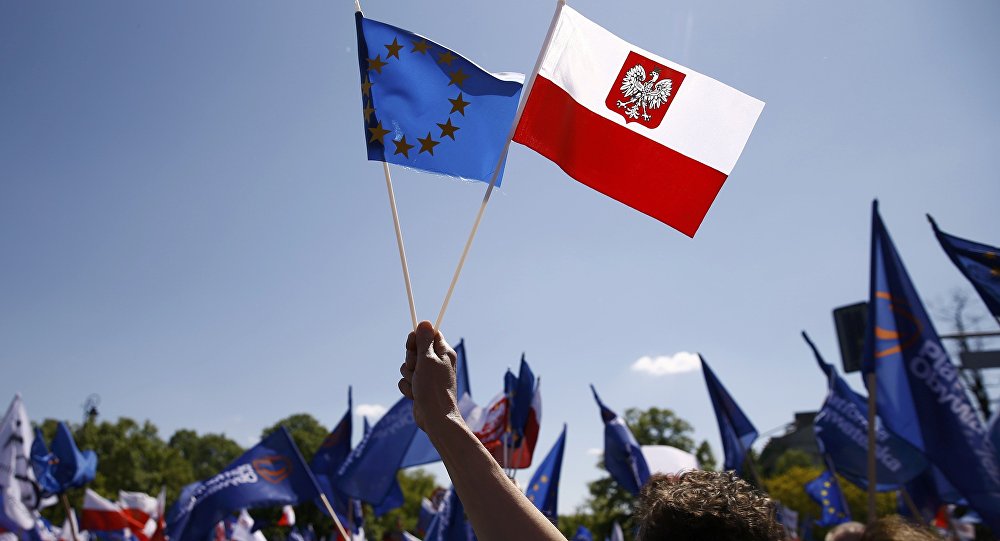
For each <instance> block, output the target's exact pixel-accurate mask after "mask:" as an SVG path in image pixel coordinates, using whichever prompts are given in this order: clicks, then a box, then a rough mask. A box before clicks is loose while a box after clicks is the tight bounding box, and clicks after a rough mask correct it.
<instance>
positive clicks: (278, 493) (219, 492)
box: [167, 426, 319, 541]
mask: <svg viewBox="0 0 1000 541" xmlns="http://www.w3.org/2000/svg"><path fill="white" fill-rule="evenodd" d="M318 495H319V490H318V488H317V486H316V479H315V478H313V475H312V472H311V471H310V470H309V467H308V466H307V465H306V463H305V460H303V459H302V455H301V453H299V450H298V448H297V447H296V446H295V442H293V441H292V437H291V436H290V435H289V434H288V430H287V429H286V428H285V427H284V426H282V427H281V428H280V429H278V430H275V431H274V432H272V433H271V435H269V436H268V437H266V438H264V439H263V440H261V442H260V443H258V444H257V445H255V446H253V447H252V448H251V449H250V450H248V451H247V452H245V453H243V454H242V455H240V457H239V458H237V459H236V460H234V461H233V462H232V463H231V464H229V466H226V469H225V470H223V471H222V472H220V473H219V474H217V475H215V476H213V477H211V478H209V479H206V480H204V481H198V482H196V483H191V484H190V485H187V486H186V487H184V488H183V489H181V494H180V496H179V497H178V498H177V502H176V503H175V504H174V506H173V507H172V508H171V510H170V514H169V516H168V518H167V536H168V537H169V538H170V540H171V541H205V539H206V538H207V537H208V536H209V534H210V533H211V531H212V529H213V528H215V525H216V524H217V523H218V522H219V521H220V520H222V519H223V518H225V516H226V515H227V514H230V513H233V512H236V511H239V510H240V509H251V508H254V507H277V506H282V505H296V504H298V503H300V502H305V501H311V500H313V499H314V498H316V497H318Z"/></svg>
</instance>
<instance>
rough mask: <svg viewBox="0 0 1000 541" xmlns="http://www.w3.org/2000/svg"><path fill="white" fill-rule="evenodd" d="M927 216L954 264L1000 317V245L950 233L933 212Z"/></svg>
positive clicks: (987, 305) (991, 309) (988, 306)
mask: <svg viewBox="0 0 1000 541" xmlns="http://www.w3.org/2000/svg"><path fill="white" fill-rule="evenodd" d="M927 219H928V220H930V222H931V227H933V228H934V236H936V237H937V239H938V242H940V243H941V248H943V249H944V252H945V253H946V254H948V257H949V258H950V259H951V261H952V263H954V264H955V266H956V267H958V270H960V271H962V274H964V275H965V277H966V278H968V279H969V281H970V282H972V287H974V288H976V292H977V293H979V296H980V297H982V298H983V302H985V303H986V307H987V308H988V309H989V311H990V313H991V314H993V316H994V317H1000V248H997V247H995V246H989V245H987V244H981V243H979V242H973V241H971V240H966V239H963V238H960V237H956V236H954V235H949V234H948V233H945V232H944V231H941V230H940V229H938V226H937V223H935V222H934V218H931V217H930V215H928V216H927Z"/></svg>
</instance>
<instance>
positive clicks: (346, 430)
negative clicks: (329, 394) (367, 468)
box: [309, 387, 367, 529]
mask: <svg viewBox="0 0 1000 541" xmlns="http://www.w3.org/2000/svg"><path fill="white" fill-rule="evenodd" d="M353 415H354V411H353V396H352V390H351V388H350V387H348V388H347V412H346V413H344V416H343V417H341V418H340V422H338V423H337V426H335V427H334V428H333V430H331V431H330V433H329V434H327V435H326V437H325V438H323V442H322V443H321V444H320V446H319V449H317V450H316V453H315V454H314V455H313V458H312V461H310V462H309V468H310V469H312V472H313V475H315V477H316V483H317V485H318V486H319V488H320V490H321V491H322V492H323V493H324V494H326V498H327V500H329V501H330V506H331V507H333V511H334V512H335V513H337V517H338V518H339V519H340V521H341V523H342V524H354V525H355V528H356V529H357V528H358V527H360V524H361V522H362V521H363V517H362V515H361V512H360V505H352V504H351V502H350V501H349V498H348V497H347V495H345V494H344V493H342V492H340V491H339V490H337V487H336V484H335V481H336V479H337V472H338V471H339V470H340V466H341V465H343V463H344V461H345V460H347V456H348V455H349V454H351V434H352V433H353V430H354V423H353ZM365 422H366V423H367V421H365ZM315 503H316V507H318V508H319V509H320V510H321V511H322V512H323V513H325V514H329V512H328V511H327V509H326V506H325V505H323V503H322V502H321V501H320V499H319V498H318V497H317V499H316V500H315ZM349 510H350V511H351V512H353V513H354V516H353V518H352V519H351V520H349V519H348V512H349Z"/></svg>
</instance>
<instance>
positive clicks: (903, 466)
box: [802, 333, 927, 492]
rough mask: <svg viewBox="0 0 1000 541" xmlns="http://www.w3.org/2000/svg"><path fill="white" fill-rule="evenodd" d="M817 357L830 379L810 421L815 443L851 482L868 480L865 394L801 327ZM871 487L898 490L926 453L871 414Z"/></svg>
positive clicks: (924, 461) (914, 473) (923, 461)
mask: <svg viewBox="0 0 1000 541" xmlns="http://www.w3.org/2000/svg"><path fill="white" fill-rule="evenodd" d="M802 337H803V338H805V340H806V343H807V344H809V347H810V348H812V351H813V355H814V356H815V357H816V363H817V364H818V365H819V367H820V369H821V370H823V372H825V373H826V375H827V378H828V382H829V385H830V389H829V393H828V394H827V396H826V400H825V401H824V402H823V407H821V408H820V410H819V413H817V414H816V418H815V420H814V421H813V430H814V431H815V433H816V444H817V445H819V449H820V452H821V453H822V454H823V455H825V456H826V457H827V458H828V459H829V460H830V462H832V463H833V465H834V467H835V468H836V471H837V473H838V474H839V475H841V476H843V477H844V478H846V479H847V480H848V481H850V482H852V483H854V484H855V485H857V486H859V487H861V488H866V487H867V486H868V399H867V398H866V397H864V396H862V395H861V394H859V393H856V392H854V391H853V390H852V389H851V387H850V386H849V385H848V384H847V382H846V381H844V380H843V379H842V378H841V377H840V376H839V375H837V369H836V368H834V367H833V365H830V364H828V363H827V362H826V361H824V360H823V358H822V357H821V356H820V354H819V351H818V350H817V349H816V346H815V345H813V343H812V341H811V340H809V337H808V336H807V335H806V333H802ZM875 430H876V437H875V449H876V450H875V457H876V461H875V464H876V469H875V472H876V473H875V479H876V487H875V490H877V491H879V492H885V491H889V490H899V488H900V486H902V485H903V483H906V482H908V481H910V480H911V479H913V478H915V477H917V476H918V475H920V473H921V472H923V471H924V470H925V469H927V459H925V458H924V456H923V455H922V454H921V453H920V450H918V449H917V448H915V447H913V446H912V445H910V444H909V443H907V442H906V441H905V440H903V439H902V438H900V437H899V436H896V435H895V434H893V433H892V432H889V431H888V430H886V429H885V427H884V426H882V422H881V421H880V420H879V418H878V417H876V418H875Z"/></svg>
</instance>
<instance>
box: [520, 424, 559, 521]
mask: <svg viewBox="0 0 1000 541" xmlns="http://www.w3.org/2000/svg"><path fill="white" fill-rule="evenodd" d="M565 446H566V425H563V429H562V434H560V435H559V439H557V440H556V443H555V445H553V446H552V450H551V451H549V454H548V455H546V457H545V460H543V461H542V464H541V465H540V466H538V469H537V470H535V474H534V475H532V476H531V482H529V483H528V490H527V491H525V496H527V497H528V500H530V501H531V503H533V504H535V507H537V508H538V510H539V511H541V512H542V514H543V515H545V516H546V517H547V518H548V519H549V520H550V521H552V523H553V524H556V522H557V521H558V520H559V511H558V509H557V504H558V500H559V474H560V473H561V472H562V459H563V449H564V448H565Z"/></svg>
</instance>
